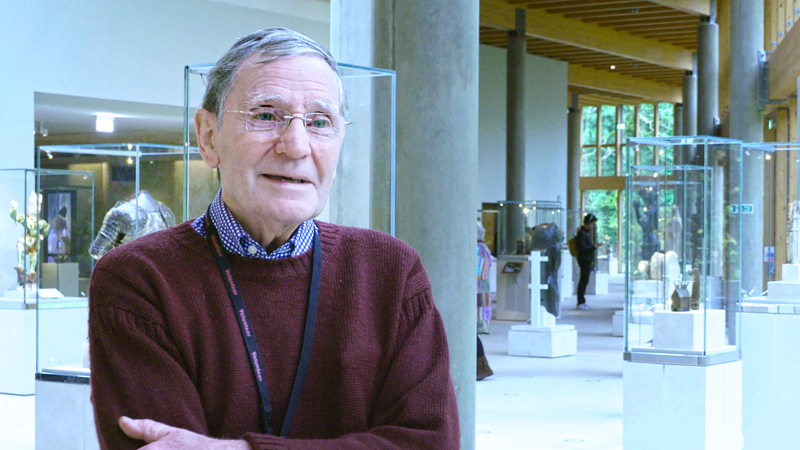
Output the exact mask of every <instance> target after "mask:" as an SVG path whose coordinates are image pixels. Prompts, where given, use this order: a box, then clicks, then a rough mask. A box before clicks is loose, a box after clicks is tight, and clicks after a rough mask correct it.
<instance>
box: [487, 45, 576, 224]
mask: <svg viewBox="0 0 800 450" xmlns="http://www.w3.org/2000/svg"><path fill="white" fill-rule="evenodd" d="M525 122H526V124H527V126H526V139H525V166H526V167H525V198H526V199H527V200H556V198H557V197H559V196H560V197H561V202H562V205H564V206H566V201H567V200H566V199H567V63H564V62H561V61H555V60H552V59H547V58H541V57H538V56H534V55H527V60H526V61H525ZM478 145H479V147H478V200H479V201H481V202H496V201H498V200H503V199H505V193H506V51H505V50H504V49H500V48H495V47H488V46H485V45H481V47H480V130H479V144H478ZM478 208H480V205H478Z"/></svg>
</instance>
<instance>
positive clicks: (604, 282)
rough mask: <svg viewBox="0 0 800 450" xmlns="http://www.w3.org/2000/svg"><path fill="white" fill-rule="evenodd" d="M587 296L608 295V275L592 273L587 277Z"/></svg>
mask: <svg viewBox="0 0 800 450" xmlns="http://www.w3.org/2000/svg"><path fill="white" fill-rule="evenodd" d="M586 294H587V295H607V294H608V274H607V273H600V272H593V273H592V275H591V276H590V277H589V284H588V285H587V286H586Z"/></svg>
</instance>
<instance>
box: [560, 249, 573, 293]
mask: <svg viewBox="0 0 800 450" xmlns="http://www.w3.org/2000/svg"><path fill="white" fill-rule="evenodd" d="M573 259H574V258H573V257H572V255H570V254H569V250H562V251H561V267H559V268H558V272H559V274H560V276H561V282H560V284H559V288H560V291H561V292H560V294H561V304H562V305H564V304H566V303H567V302H568V301H569V300H570V297H572V296H573V295H574V292H573V291H572V264H573V263H572V260H573Z"/></svg>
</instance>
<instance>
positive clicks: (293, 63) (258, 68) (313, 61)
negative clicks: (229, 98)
mask: <svg viewBox="0 0 800 450" xmlns="http://www.w3.org/2000/svg"><path fill="white" fill-rule="evenodd" d="M231 93H236V94H234V95H235V97H236V101H237V103H243V105H242V106H248V107H254V106H264V104H265V103H270V104H271V105H273V106H279V107H280V106H291V105H290V104H291V103H295V105H294V106H299V105H296V103H297V102H301V103H302V104H303V106H305V107H312V106H313V107H315V108H317V109H323V110H326V111H331V112H338V110H339V104H340V101H341V99H340V95H341V83H340V80H339V77H338V76H337V74H336V73H335V72H334V71H333V69H331V67H330V66H329V65H328V64H327V62H325V60H324V59H322V58H321V57H318V56H315V55H298V56H290V57H282V58H278V59H275V60H272V61H264V58H263V57H261V56H259V55H254V56H252V57H250V58H249V59H247V60H246V61H245V62H244V63H243V64H242V66H241V67H240V69H239V71H238V73H237V74H236V76H235V78H234V84H233V87H232V89H231Z"/></svg>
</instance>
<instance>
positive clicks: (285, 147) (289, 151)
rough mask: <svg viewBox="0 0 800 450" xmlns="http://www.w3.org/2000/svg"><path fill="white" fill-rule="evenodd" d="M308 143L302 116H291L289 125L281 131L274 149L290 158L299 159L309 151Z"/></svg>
mask: <svg viewBox="0 0 800 450" xmlns="http://www.w3.org/2000/svg"><path fill="white" fill-rule="evenodd" d="M295 119H296V120H295ZM309 144H310V143H309V139H308V132H307V131H306V123H305V120H304V118H303V117H302V116H293V117H292V119H291V120H290V122H289V125H287V126H286V128H285V129H284V130H283V132H282V133H281V137H280V140H279V141H278V145H276V147H275V149H276V150H277V152H278V153H282V154H285V155H286V156H288V157H290V158H294V159H300V158H303V157H305V156H307V155H309V154H310V153H311V146H310V145H309Z"/></svg>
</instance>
